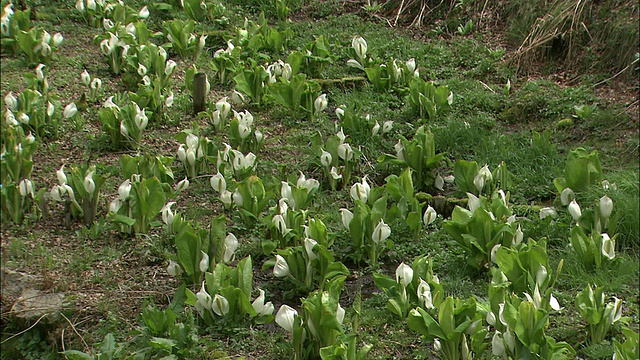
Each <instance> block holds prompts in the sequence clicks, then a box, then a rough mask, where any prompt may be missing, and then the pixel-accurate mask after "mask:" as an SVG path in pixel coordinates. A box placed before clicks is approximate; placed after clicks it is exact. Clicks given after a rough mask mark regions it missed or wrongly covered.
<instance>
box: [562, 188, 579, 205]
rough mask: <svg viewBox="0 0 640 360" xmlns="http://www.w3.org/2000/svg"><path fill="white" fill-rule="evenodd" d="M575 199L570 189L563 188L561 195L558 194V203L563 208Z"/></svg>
mask: <svg viewBox="0 0 640 360" xmlns="http://www.w3.org/2000/svg"><path fill="white" fill-rule="evenodd" d="M575 198H576V195H575V194H574V193H573V190H571V188H564V190H562V193H560V202H561V203H562V205H564V206H567V205H569V203H571V201H573V199H575Z"/></svg>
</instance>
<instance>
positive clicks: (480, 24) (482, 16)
mask: <svg viewBox="0 0 640 360" xmlns="http://www.w3.org/2000/svg"><path fill="white" fill-rule="evenodd" d="M488 3H489V0H485V2H484V5H483V6H482V11H481V12H480V20H479V21H478V29H480V27H481V26H482V20H483V19H484V11H485V10H486V9H487V4H488Z"/></svg>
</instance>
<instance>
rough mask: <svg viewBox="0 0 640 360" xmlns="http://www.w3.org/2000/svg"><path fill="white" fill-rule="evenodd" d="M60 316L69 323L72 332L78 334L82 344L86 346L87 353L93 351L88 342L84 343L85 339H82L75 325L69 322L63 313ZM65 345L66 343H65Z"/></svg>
mask: <svg viewBox="0 0 640 360" xmlns="http://www.w3.org/2000/svg"><path fill="white" fill-rule="evenodd" d="M60 315H62V317H63V318H64V319H65V320H67V322H68V323H69V325H70V326H71V330H73V332H74V333H76V335H78V337H79V338H80V340H82V343H83V344H84V349H85V350H87V351H91V348H90V347H89V345H88V344H87V342H86V341H84V338H83V337H82V335H80V333H78V330H76V327H75V326H74V325H73V323H72V322H71V320H69V318H68V317H66V316H65V315H64V314H63V313H60ZM63 344H64V343H63Z"/></svg>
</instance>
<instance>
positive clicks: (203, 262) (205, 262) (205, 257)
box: [198, 250, 209, 272]
mask: <svg viewBox="0 0 640 360" xmlns="http://www.w3.org/2000/svg"><path fill="white" fill-rule="evenodd" d="M200 252H201V253H202V258H201V259H200V263H199V264H198V268H199V269H200V272H205V271H207V270H209V254H207V253H206V252H204V251H202V250H200Z"/></svg>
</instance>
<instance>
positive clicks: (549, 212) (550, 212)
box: [539, 207, 558, 220]
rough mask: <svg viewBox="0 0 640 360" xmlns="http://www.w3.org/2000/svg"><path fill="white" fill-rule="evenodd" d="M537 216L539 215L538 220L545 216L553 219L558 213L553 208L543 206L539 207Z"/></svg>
mask: <svg viewBox="0 0 640 360" xmlns="http://www.w3.org/2000/svg"><path fill="white" fill-rule="evenodd" d="M539 216H540V220H542V219H544V218H546V217H551V218H552V219H555V218H557V217H558V213H556V211H555V209H554V208H552V207H544V208H542V209H540V214H539Z"/></svg>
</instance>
